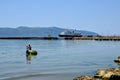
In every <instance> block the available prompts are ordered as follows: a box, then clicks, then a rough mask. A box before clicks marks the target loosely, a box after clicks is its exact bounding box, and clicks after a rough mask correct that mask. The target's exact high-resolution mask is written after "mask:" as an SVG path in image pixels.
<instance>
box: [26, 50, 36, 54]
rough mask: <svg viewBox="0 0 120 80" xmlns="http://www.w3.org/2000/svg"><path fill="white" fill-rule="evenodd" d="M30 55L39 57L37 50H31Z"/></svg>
mask: <svg viewBox="0 0 120 80" xmlns="http://www.w3.org/2000/svg"><path fill="white" fill-rule="evenodd" d="M28 52H29V55H37V51H36V50H29V51H28Z"/></svg>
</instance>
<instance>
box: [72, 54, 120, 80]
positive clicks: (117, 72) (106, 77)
mask: <svg viewBox="0 0 120 80" xmlns="http://www.w3.org/2000/svg"><path fill="white" fill-rule="evenodd" d="M114 62H115V63H116V62H117V64H118V63H119V64H120V56H119V57H117V58H116V59H115V60H114ZM119 64H118V65H119ZM73 80H120V68H108V69H99V70H97V72H96V74H95V75H94V76H86V75H85V76H80V77H77V78H75V79H73Z"/></svg>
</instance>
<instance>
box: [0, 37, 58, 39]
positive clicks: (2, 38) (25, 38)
mask: <svg viewBox="0 0 120 80" xmlns="http://www.w3.org/2000/svg"><path fill="white" fill-rule="evenodd" d="M0 39H10V40H12V39H19V40H20V39H41V40H58V37H49V36H48V37H0Z"/></svg>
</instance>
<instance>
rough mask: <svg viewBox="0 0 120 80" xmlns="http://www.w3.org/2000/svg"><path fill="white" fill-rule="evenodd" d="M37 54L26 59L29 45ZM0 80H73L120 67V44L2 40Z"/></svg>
mask: <svg viewBox="0 0 120 80" xmlns="http://www.w3.org/2000/svg"><path fill="white" fill-rule="evenodd" d="M28 43H30V44H31V45H32V49H34V50H37V51H38V55H37V56H31V59H30V60H27V59H26V53H25V51H26V45H27V44H28ZM0 55H1V56H0V80H33V79H34V80H73V78H75V77H78V76H80V75H94V74H95V72H96V70H97V69H104V68H112V67H119V66H118V65H116V64H115V63H114V62H113V60H114V58H116V57H117V56H119V55H120V42H119V41H92V40H91V41H89V40H87V41H85V40H0Z"/></svg>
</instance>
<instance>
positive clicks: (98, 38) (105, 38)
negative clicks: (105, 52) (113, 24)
mask: <svg viewBox="0 0 120 80" xmlns="http://www.w3.org/2000/svg"><path fill="white" fill-rule="evenodd" d="M0 39H8V40H12V39H18V40H22V39H39V40H59V39H60V37H51V36H47V37H0ZM64 39H65V40H95V41H120V36H96V37H92V36H88V37H87V36H82V37H64Z"/></svg>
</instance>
